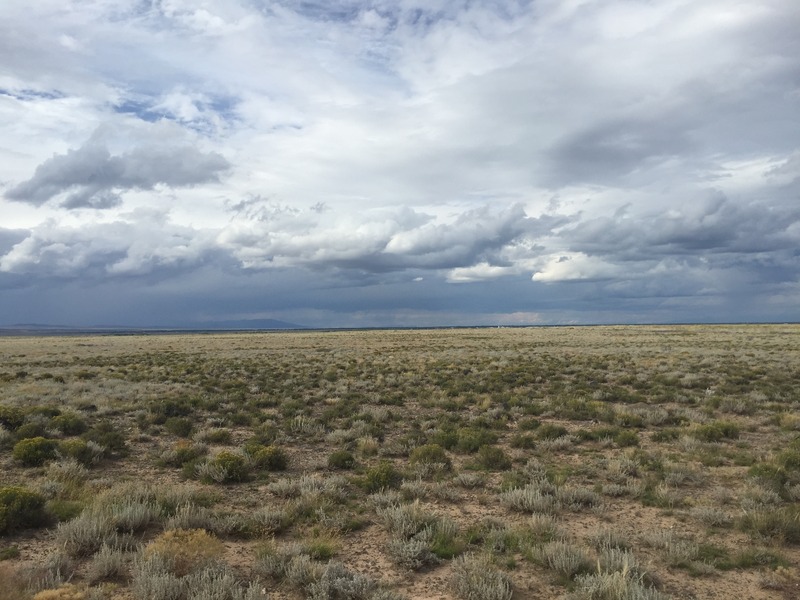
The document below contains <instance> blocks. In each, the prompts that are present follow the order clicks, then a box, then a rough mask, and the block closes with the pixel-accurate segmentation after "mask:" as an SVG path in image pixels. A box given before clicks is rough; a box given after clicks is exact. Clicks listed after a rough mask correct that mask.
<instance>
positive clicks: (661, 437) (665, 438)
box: [652, 427, 681, 442]
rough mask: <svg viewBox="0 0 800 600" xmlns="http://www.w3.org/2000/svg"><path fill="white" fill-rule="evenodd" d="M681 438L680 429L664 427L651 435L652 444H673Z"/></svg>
mask: <svg viewBox="0 0 800 600" xmlns="http://www.w3.org/2000/svg"><path fill="white" fill-rule="evenodd" d="M679 437H681V429H679V428H677V427H665V428H664V429H659V430H658V431H656V432H655V433H653V437H652V439H653V441H654V442H674V441H675V440H677V439H678V438H679Z"/></svg>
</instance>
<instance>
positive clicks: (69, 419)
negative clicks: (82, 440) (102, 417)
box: [50, 413, 89, 435]
mask: <svg viewBox="0 0 800 600" xmlns="http://www.w3.org/2000/svg"><path fill="white" fill-rule="evenodd" d="M50 427H52V428H53V429H56V430H58V431H60V432H61V433H63V434H64V435H80V434H82V433H83V432H84V431H86V430H87V429H88V428H89V427H88V425H87V424H86V421H84V420H83V419H82V418H81V417H80V415H76V414H75V413H64V414H62V415H58V416H56V417H53V418H52V419H51V420H50Z"/></svg>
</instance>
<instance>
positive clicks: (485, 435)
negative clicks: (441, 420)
mask: <svg viewBox="0 0 800 600" xmlns="http://www.w3.org/2000/svg"><path fill="white" fill-rule="evenodd" d="M457 434H458V441H457V442H456V450H458V451H459V452H466V453H474V452H477V451H478V449H479V448H480V447H481V446H487V445H489V444H494V443H495V442H496V441H497V434H495V433H493V432H492V431H489V430H487V429H481V428H478V427H462V428H461V429H459V430H458V431H457Z"/></svg>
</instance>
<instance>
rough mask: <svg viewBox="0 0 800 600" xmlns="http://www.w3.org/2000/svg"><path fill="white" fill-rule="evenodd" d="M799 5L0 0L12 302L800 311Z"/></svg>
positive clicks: (4, 241)
mask: <svg viewBox="0 0 800 600" xmlns="http://www.w3.org/2000/svg"><path fill="white" fill-rule="evenodd" d="M795 4H796V3H793V2H787V1H786V0H766V1H764V2H759V3H750V4H736V5H732V4H731V3H730V2H727V1H726V0H707V1H705V2H702V3H697V2H691V1H690V0H663V1H660V2H657V3H644V2H636V1H631V0H610V1H608V0H603V1H601V0H579V1H575V2H562V1H556V0H543V1H540V2H527V1H521V0H501V1H496V0H492V1H489V0H486V1H478V2H443V1H442V2H438V1H437V2H430V1H427V2H424V3H423V2H421V1H419V0H402V1H400V2H388V1H385V0H335V1H333V2H324V3H323V2H303V3H290V2H251V1H249V0H234V1H225V2H223V1H222V0H207V1H204V2H202V3H197V2H190V1H188V0H164V1H162V2H158V3H141V2H136V1H134V0H113V1H112V2H102V3H85V2H78V1H77V0H67V1H66V3H65V2H60V3H55V2H51V1H50V0H46V1H44V2H37V3H36V4H35V6H33V7H31V6H30V5H29V3H24V2H21V0H8V1H7V2H4V3H3V5H2V7H0V53H2V55H3V56H4V57H7V59H6V60H4V64H3V66H2V68H0V139H1V140H2V142H0V194H2V196H1V197H0V215H2V218H0V314H3V315H5V316H4V317H3V319H5V321H6V322H7V323H13V322H18V321H31V320H34V321H53V320H54V319H55V320H58V321H62V322H67V323H76V324H77V323H82V324H90V321H91V320H92V319H94V318H99V317H100V316H102V317H103V319H106V322H114V323H126V322H130V323H131V324H143V323H153V324H157V323H164V324H166V323H170V322H176V321H177V320H178V319H182V320H183V321H185V322H192V321H193V320H194V321H197V322H198V323H199V322H202V321H203V320H204V319H206V320H211V319H216V320H225V319H228V318H235V319H246V318H250V317H252V318H285V319H287V320H291V321H295V322H304V323H308V324H310V325H381V324H386V325H414V324H421V325H431V324H471V323H476V324H477V323H495V322H497V323H500V322H502V323H517V324H518V323H519V322H520V320H523V321H524V320H525V319H528V320H529V321H530V322H537V323H540V322H544V323H547V322H573V321H574V322H610V321H614V322H639V321H670V320H681V321H686V320H689V321H692V320H709V319H712V320H776V319H778V320H796V319H797V318H799V317H800V314H798V306H800V302H798V298H799V297H800V296H798V293H800V283H798V282H799V281H800V255H799V251H798V248H800V209H798V208H797V207H798V206H800V203H798V201H799V200H800V158H799V157H800V119H798V118H797V106H798V102H800V87H798V84H797V81H798V75H799V74H800V41H798V37H797V35H796V31H797V30H798V29H799V28H800V6H796V5H795ZM55 297H58V298H59V300H58V302H56V301H54V300H53V301H48V300H47V299H48V298H55ZM110 298H114V299H115V300H114V302H109V299H110ZM131 299H136V300H135V301H133V300H131ZM100 306H102V310H100ZM92 307H93V308H92ZM93 315H94V316H93ZM1 324H2V323H0V325H1Z"/></svg>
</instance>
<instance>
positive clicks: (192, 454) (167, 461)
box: [159, 440, 208, 467]
mask: <svg viewBox="0 0 800 600" xmlns="http://www.w3.org/2000/svg"><path fill="white" fill-rule="evenodd" d="M207 453H208V448H207V447H206V446H205V444H193V443H192V442H190V441H189V440H179V441H178V442H176V444H175V446H173V448H172V449H171V450H167V451H165V452H164V453H162V454H161V457H160V458H159V464H161V465H162V466H170V467H181V466H183V465H184V464H186V463H190V462H193V461H197V459H199V458H200V457H201V456H205V455H206V454H207Z"/></svg>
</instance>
